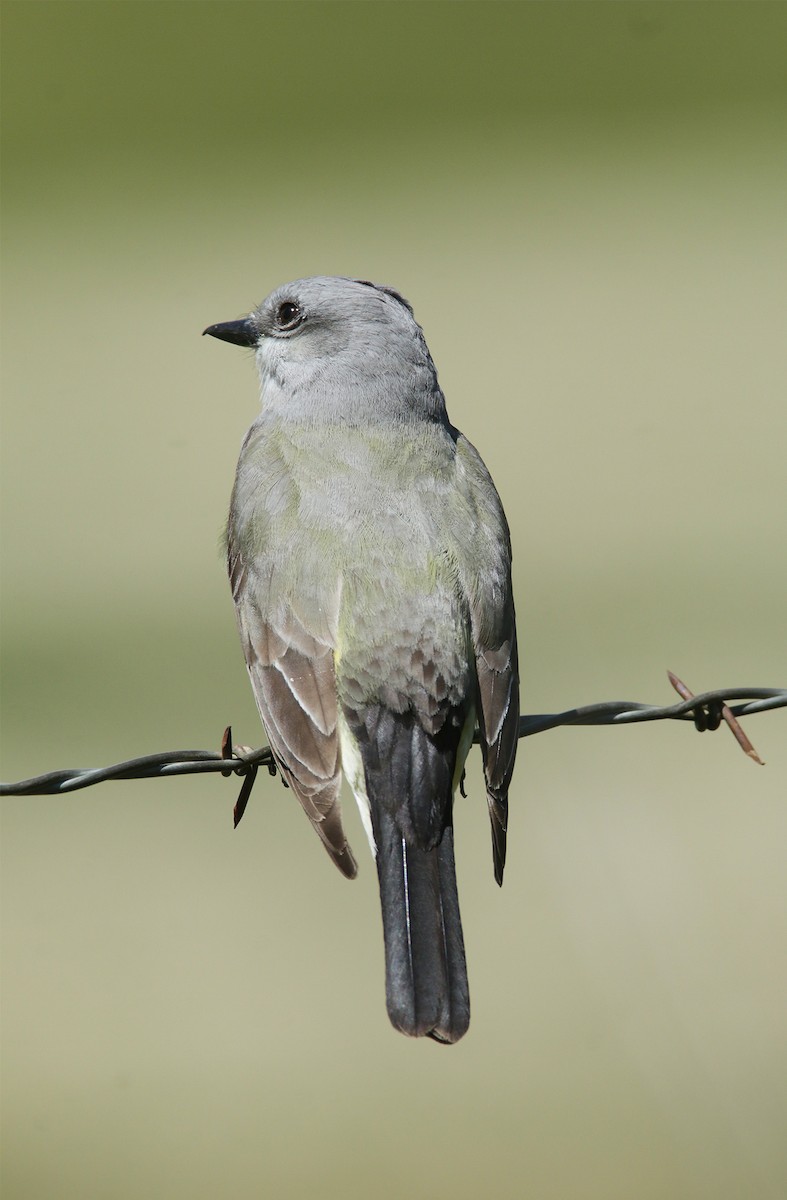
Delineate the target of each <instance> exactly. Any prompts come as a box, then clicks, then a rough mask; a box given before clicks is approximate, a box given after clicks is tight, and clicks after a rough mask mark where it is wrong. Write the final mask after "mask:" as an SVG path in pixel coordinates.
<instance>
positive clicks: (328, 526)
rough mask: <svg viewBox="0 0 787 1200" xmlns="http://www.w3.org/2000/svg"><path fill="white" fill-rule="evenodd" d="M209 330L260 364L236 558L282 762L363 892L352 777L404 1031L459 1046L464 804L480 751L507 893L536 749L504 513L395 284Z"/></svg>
mask: <svg viewBox="0 0 787 1200" xmlns="http://www.w3.org/2000/svg"><path fill="white" fill-rule="evenodd" d="M204 332H205V333H206V334H209V335H210V336H212V337H215V338H219V339H221V340H223V341H226V342H230V343H233V344H235V345H238V346H243V347H249V348H251V349H252V350H253V351H254V354H255V359H256V365H257V368H258V372H259V377H260V400H261V407H260V413H259V415H258V417H257V418H256V420H255V421H254V422H253V424H252V425H251V428H250V429H249V431H248V433H247V434H246V437H245V439H244V441H243V444H242V448H241V452H240V457H239V460H238V467H237V472H236V476H235V484H234V488H233V492H232V499H231V503H230V512H229V519H228V522H227V530H226V552H227V567H228V572H229V577H230V583H231V587H232V595H233V599H234V604H235V612H236V618H237V624H238V630H239V633H240V639H241V643H242V647H243V653H244V656H245V660H246V665H247V668H248V673H249V676H250V679H251V684H252V688H253V691H254V696H255V698H256V702H257V707H258V709H259V714H260V717H261V720H262V724H263V726H264V729H265V732H266V735H267V737H268V741H269V743H270V748H271V751H272V753H273V757H274V759H275V762H276V765H277V767H278V770H279V772H280V774H281V777H282V779H283V780H284V781H285V783H286V784H287V785H288V786H289V787H290V788H291V789H292V791H293V792H294V794H295V796H296V797H297V799H298V800H299V801H300V803H301V805H302V807H303V809H304V811H305V813H306V815H307V816H308V818H309V820H310V821H311V823H312V825H313V826H314V829H315V831H316V832H317V834H318V836H319V838H320V840H321V841H322V843H323V846H324V847H325V849H326V850H327V852H328V854H329V855H330V857H331V859H332V860H333V862H334V863H335V864H336V866H337V867H338V868H339V870H340V871H341V872H342V874H343V875H345V876H346V877H347V878H349V879H352V878H354V877H355V875H356V872H357V865H356V861H355V858H354V856H353V853H352V850H351V849H350V846H349V844H348V841H347V837H346V835H345V832H344V827H343V824H342V817H341V807H340V798H339V792H340V786H341V782H342V776H344V777H345V778H346V779H347V781H348V783H349V785H350V787H351V789H352V791H353V793H354V795H355V799H356V801H357V803H358V807H359V810H360V813H361V819H362V823H363V827H364V829H365V832H366V834H367V837H368V840H369V843H370V846H371V849H372V853H373V855H374V859H375V862H376V867H377V875H378V881H379V891H380V902H381V908H382V923H383V941H384V948H385V977H386V1004H387V1010H388V1015H389V1018H390V1021H391V1023H392V1024H393V1026H394V1027H395V1028H396V1029H397V1030H399V1031H401V1032H402V1033H404V1034H406V1035H408V1036H411V1037H429V1038H432V1039H433V1040H434V1041H436V1042H441V1043H446V1044H451V1043H455V1042H457V1041H458V1040H459V1039H460V1038H461V1037H462V1036H463V1035H464V1034H465V1033H466V1031H467V1029H468V1025H469V1022H470V996H469V987H468V978H467V965H466V956H465V948H464V938H463V933H462V923H461V917H460V912H459V899H458V892H457V883H456V868H455V858H454V819H453V818H454V797H455V795H456V793H457V790H458V789H459V790H461V791H462V792H463V790H464V789H463V788H462V786H461V785H462V781H463V778H464V765H465V760H466V758H467V755H468V752H469V750H470V747H471V745H472V743H473V740H474V735H476V736H477V738H478V740H479V741H480V744H481V751H482V756H483V767H484V775H485V786H486V798H487V803H488V808H489V816H490V821H491V829H492V852H493V865H494V875H495V879H496V881H497V883H498V884H502V881H503V868H504V865H505V858H506V831H507V825H508V791H509V785H510V783H511V777H512V773H513V770H514V761H515V758H516V751H517V744H518V733H519V670H518V660H517V640H516V621H515V613H514V598H513V589H512V581H511V538H510V534H509V528H508V524H507V521H506V517H505V514H504V511H503V506H502V503H501V501H500V498H499V496H498V493H497V491H496V489H495V486H494V484H493V482H492V478H491V476H490V474H489V472H488V470H487V468H486V466H485V465H484V462H483V460H482V459H481V457H480V455H479V453H478V451H477V450H476V449H475V447H474V446H473V445H472V444H471V443H470V442H469V441H468V440H467V438H465V437H464V435H463V434H462V433H460V432H459V430H458V429H456V428H455V427H454V426H453V425H452V424H451V422H450V421H449V419H448V414H447V411H446V404H445V398H444V396H443V392H442V390H441V388H440V385H439V383H438V378H437V371H436V368H435V366H434V363H433V360H432V357H431V354H430V352H429V349H428V347H427V344H426V341H425V338H424V335H423V331H422V329H421V327H420V325H419V324H418V323H417V322H416V320H415V317H414V314H413V309H412V307H411V305H410V304H409V303H408V301H407V300H405V299H404V297H403V296H402V295H401V294H400V293H399V292H398V291H396V290H395V289H394V288H392V287H388V286H386V285H383V284H377V283H372V282H370V281H369V280H363V279H351V278H344V277H339V276H315V277H311V278H305V279H298V280H295V281H293V282H291V283H286V284H284V285H282V286H280V287H277V288H276V289H275V290H274V291H273V292H272V293H271V294H270V295H269V296H268V298H267V299H266V300H264V301H263V302H262V303H261V304H260V305H259V306H258V307H256V308H254V309H253V310H252V311H251V312H250V313H249V314H248V315H247V316H244V317H242V318H240V319H238V320H231V321H224V322H221V323H219V324H215V325H210V326H209V327H208V328H207V329H205V331H204Z"/></svg>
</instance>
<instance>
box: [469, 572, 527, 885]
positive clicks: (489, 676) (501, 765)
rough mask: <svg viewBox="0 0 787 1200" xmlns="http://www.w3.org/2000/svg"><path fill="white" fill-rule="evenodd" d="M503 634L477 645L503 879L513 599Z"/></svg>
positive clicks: (515, 715) (482, 725)
mask: <svg viewBox="0 0 787 1200" xmlns="http://www.w3.org/2000/svg"><path fill="white" fill-rule="evenodd" d="M506 607H507V610H508V611H507V613H506V618H505V629H504V634H505V636H504V637H503V639H502V640H501V641H500V642H499V643H498V645H496V646H489V645H483V644H481V645H479V644H476V674H477V678H478V697H479V702H480V703H479V706H478V707H479V712H478V714H477V715H478V727H479V731H480V734H481V751H482V753H483V757H484V774H485V776H486V798H487V803H488V805H489V819H490V822H491V825H492V853H493V857H494V866H495V879H496V880H497V882H498V883H502V882H503V868H504V867H505V862H506V830H507V827H508V786H509V784H510V782H511V776H512V775H513V772H514V760H515V758H516V751H517V745H518V739H519V674H518V668H517V646H516V627H515V624H514V604H513V598H512V597H511V596H510V595H509V596H508V599H507V605H506Z"/></svg>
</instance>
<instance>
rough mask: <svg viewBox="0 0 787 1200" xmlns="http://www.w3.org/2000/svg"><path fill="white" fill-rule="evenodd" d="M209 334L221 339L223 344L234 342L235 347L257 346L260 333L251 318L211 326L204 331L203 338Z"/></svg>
mask: <svg viewBox="0 0 787 1200" xmlns="http://www.w3.org/2000/svg"><path fill="white" fill-rule="evenodd" d="M206 333H209V334H210V336H211V337H215V338H221V340H222V342H232V343H233V345H234V346H256V345H257V342H258V341H259V337H260V332H259V330H258V329H257V327H256V325H255V324H254V322H253V321H252V319H251V317H244V318H243V320H241V321H222V322H221V324H219V325H209V326H208V328H207V329H203V331H202V336H203V337H204V336H205V334H206Z"/></svg>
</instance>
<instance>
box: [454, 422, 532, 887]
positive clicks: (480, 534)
mask: <svg viewBox="0 0 787 1200" xmlns="http://www.w3.org/2000/svg"><path fill="white" fill-rule="evenodd" d="M457 457H458V465H459V471H460V480H461V483H462V486H463V489H464V492H465V495H466V496H467V497H469V498H471V502H472V506H473V509H474V521H475V544H474V545H471V548H470V554H469V560H470V561H469V562H468V563H467V565H466V570H465V573H464V584H465V592H466V595H467V601H468V605H469V608H470V619H471V624H472V630H473V647H474V650H475V663H476V677H477V688H478V703H477V705H476V709H477V711H476V718H477V720H478V728H479V733H480V738H481V751H482V754H483V759H484V775H485V777H486V795H487V803H488V805H489V818H490V821H491V825H492V854H493V859H494V868H495V879H496V880H497V882H498V883H502V882H503V868H504V866H505V861H506V829H507V825H508V787H509V784H510V782H511V776H512V774H513V771H514V760H515V759H516V751H517V745H518V739H519V664H518V659H517V642H516V618H515V613H514V596H513V587H512V583H511V539H510V535H509V532H508V524H507V522H506V518H505V514H504V512H503V507H502V505H501V503H500V498H499V496H498V494H497V492H496V490H495V487H494V484H493V483H492V479H491V477H490V475H489V472H488V471H487V469H486V467H485V465H484V463H483V461H482V459H481V456H480V455H479V454H478V451H477V450H476V449H475V447H474V446H473V445H472V444H471V443H470V442H468V441H467V439H466V438H464V437H463V436H461V435H459V437H458V440H457Z"/></svg>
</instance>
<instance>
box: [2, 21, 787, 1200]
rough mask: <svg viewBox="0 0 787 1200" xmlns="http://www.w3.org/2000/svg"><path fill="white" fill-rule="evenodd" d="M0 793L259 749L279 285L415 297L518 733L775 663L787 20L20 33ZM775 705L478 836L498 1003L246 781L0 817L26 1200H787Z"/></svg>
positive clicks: (15, 78) (782, 434) (7, 51)
mask: <svg viewBox="0 0 787 1200" xmlns="http://www.w3.org/2000/svg"><path fill="white" fill-rule="evenodd" d="M3 21H4V92H5V94H4V173H3V178H4V189H5V192H4V207H3V217H4V223H3V237H4V243H3V283H4V309H3V335H4V388H3V447H2V450H3V469H2V487H3V507H2V567H3V625H2V633H3V664H2V671H3V675H2V699H3V725H2V777H3V778H5V779H17V778H20V777H23V776H26V775H30V774H35V773H38V772H41V771H44V770H48V769H53V768H55V767H62V766H80V765H84V766H88V765H101V764H106V763H110V762H113V761H117V760H119V759H122V758H126V757H131V756H134V755H137V754H143V753H148V752H152V751H155V750H160V749H162V750H163V749H174V748H179V747H217V746H218V742H219V739H220V736H221V732H222V729H223V727H224V725H225V724H226V723H227V722H229V721H232V723H233V728H234V731H235V737H236V739H237V740H239V741H243V742H246V743H254V744H258V743H259V742H260V741H261V740H262V734H261V731H260V728H259V724H258V721H257V717H256V712H255V709H254V706H253V703H252V699H251V694H250V690H249V687H248V683H247V680H246V676H245V671H244V668H243V663H242V659H241V655H240V650H239V647H238V645H237V644H236V634H235V628H234V619H233V614H232V610H231V603H230V599H229V592H228V588H227V584H226V581H225V577H224V568H223V565H222V562H221V558H220V554H219V551H218V541H219V536H220V530H221V526H222V522H223V519H224V512H225V508H226V505H227V501H228V496H229V490H230V486H231V481H232V474H233V470H234V464H235V458H236V455H237V450H238V447H239V444H240V440H241V437H242V434H243V432H244V430H245V428H246V427H247V425H248V424H249V423H250V422H251V420H252V419H253V417H254V414H255V410H256V405H257V400H256V381H255V376H254V370H253V362H252V360H251V358H250V356H249V355H245V354H243V353H241V352H238V351H235V350H233V349H232V348H230V347H228V346H223V345H220V344H218V343H216V342H213V341H211V340H208V339H205V340H201V339H200V333H201V330H202V329H203V328H204V326H205V325H207V324H209V323H211V322H214V321H220V320H227V319H229V318H232V317H234V316H237V315H240V314H241V313H243V312H245V311H247V310H248V309H249V307H250V306H251V305H252V304H254V303H255V302H256V301H258V300H260V299H261V298H262V297H263V296H264V295H265V294H267V292H268V291H269V290H270V289H271V288H272V287H273V286H275V285H276V284H278V283H280V282H283V281H285V280H287V279H290V278H294V277H297V276H299V275H304V274H315V273H323V272H325V273H340V274H346V275H358V276H361V277H363V278H371V279H376V280H380V281H383V282H387V283H392V284H395V285H396V286H397V287H399V288H400V289H401V290H402V291H403V292H404V294H405V295H406V296H407V297H408V298H409V299H410V300H411V301H412V303H413V304H414V306H415V310H416V314H417V316H418V318H419V320H420V321H421V322H422V324H423V326H424V328H425V330H426V334H427V338H428V340H429V344H430V346H431V349H432V351H433V354H434V357H435V360H436V362H437V364H438V367H439V368H440V372H441V380H442V382H443V385H444V388H445V391H446V394H447V397H448V402H449V410H450V413H451V416H452V419H453V420H454V422H455V423H456V424H457V425H459V426H460V428H462V429H463V430H464V431H465V432H466V433H467V434H468V435H469V436H470V437H471V439H472V440H473V441H474V442H475V443H476V444H477V445H478V446H479V448H480V449H481V451H482V453H483V455H484V457H485V458H486V461H487V462H488V464H489V466H490V468H491V470H492V472H493V474H494V476H495V479H496V481H497V483H498V486H499V489H500V491H501V493H502V496H503V498H504V501H505V504H506V508H507V511H508V515H509V518H510V522H511V526H512V531H513V541H514V551H515V559H516V580H515V583H516V595H517V603H518V607H519V610H520V613H521V640H522V671H523V697H524V709H525V711H529V712H545V711H554V710H555V709H558V708H564V707H570V706H573V705H575V704H581V703H590V702H592V701H594V700H602V699H615V698H628V699H632V700H649V701H652V702H667V701H668V700H669V698H670V694H671V693H670V691H669V688H668V685H667V681H666V676H665V670H666V668H668V667H670V668H672V669H673V670H675V671H677V672H679V673H680V674H682V675H683V676H684V678H685V679H686V681H687V683H688V684H689V685H690V686H691V687H693V688H694V689H695V690H697V691H699V690H703V689H706V688H711V687H715V686H725V685H738V684H740V685H743V684H761V685H771V686H775V685H777V684H779V683H780V682H781V683H784V682H785V680H787V638H786V637H785V613H786V612H787V602H786V600H785V596H786V593H787V555H786V554H785V544H786V543H787V521H786V520H785V477H786V476H787V468H786V467H785V463H787V428H786V426H785V382H787V361H786V359H787V354H786V353H785V338H784V307H785V299H787V297H786V296H785V257H784V252H785V221H784V216H785V201H786V200H787V187H786V186H785V184H786V182H787V172H786V171H785V144H784V128H785V100H786V99H787V95H786V91H787V88H786V87H785V74H784V46H785V36H786V35H787V6H785V5H783V4H777V5H766V4H756V3H755V4H742V5H737V4H696V5H695V4H655V5H651V4H637V3H619V4H596V3H583V4H580V5H573V4H533V5H531V4H521V5H517V4H502V5H498V4H494V3H488V4H478V5H476V4H361V3H356V4H331V3H325V4H317V5H312V4H306V3H304V4H302V3H293V4H264V3H260V4H244V3H225V4H218V3H216V4H193V3H171V4H170V3H147V4H136V3H94V4H81V3H59V4H48V3H26V4H23V3H7V4H5V5H4V13H3ZM786 721H787V716H786V715H785V713H784V712H777V713H772V714H766V715H763V716H759V717H757V718H751V719H750V720H749V722H748V723H747V727H748V729H749V732H750V733H751V735H752V737H753V739H754V741H755V743H756V745H757V746H758V748H759V750H760V752H761V754H762V756H763V758H765V759H766V760H767V762H768V765H767V767H765V768H764V769H763V768H760V767H757V766H755V765H753V764H752V763H751V762H749V761H747V759H746V758H745V757H744V755H743V754H741V752H740V751H739V750H738V749H737V747H736V746H735V744H734V742H733V740H732V738H731V737H730V736H729V734H728V733H726V731H721V732H720V733H718V734H716V735H715V736H710V735H706V736H704V737H698V736H697V735H696V734H695V733H694V731H693V730H692V729H691V727H690V726H677V725H669V726H667V725H649V726H644V727H639V728H636V729H634V728H631V729H611V730H603V729H599V730H559V731H555V732H552V733H549V734H544V735H541V736H539V737H536V738H533V739H531V740H529V741H528V742H526V743H524V744H523V745H522V747H521V757H520V761H519V767H518V771H517V775H516V778H515V782H514V787H513V793H512V797H511V808H512V817H511V834H510V857H509V867H508V873H507V878H506V884H505V887H504V888H503V890H502V892H501V891H499V890H498V889H497V888H496V886H495V884H494V882H493V878H492V863H491V853H490V847H489V834H488V829H487V819H486V813H485V804H484V800H483V792H482V789H481V786H480V780H479V771H478V764H477V763H474V765H473V769H472V771H471V772H470V777H469V787H468V791H469V798H468V800H467V801H466V802H465V801H463V802H462V803H461V804H459V805H458V811H457V826H458V833H457V837H458V856H459V873H460V893H461V897H462V903H463V914H464V920H465V930H466V940H467V949H468V959H469V967H470V981H471V989H472V995H473V1005H474V1010H473V1023H472V1025H471V1029H470V1033H469V1035H468V1036H467V1038H466V1039H465V1040H464V1041H463V1042H462V1043H461V1044H459V1045H458V1046H456V1047H453V1048H448V1049H446V1048H441V1047H438V1046H436V1045H434V1044H432V1043H422V1042H408V1041H406V1040H405V1039H404V1038H402V1037H400V1036H397V1035H396V1034H395V1033H394V1032H393V1031H392V1030H391V1028H390V1027H389V1025H388V1021H387V1018H386V1015H385V1008H384V999H383V959H382V936H381V930H380V920H379V913H378V907H377V895H376V880H375V872H374V868H373V864H372V862H371V859H370V858H369V856H368V853H367V852H366V850H365V847H364V845H363V836H362V832H361V829H360V823H359V821H358V818H357V815H356V814H355V813H354V812H352V811H351V810H350V807H349V805H347V819H348V823H349V826H350V831H351V838H352V841H353V843H354V845H355V848H356V851H357V852H358V854H359V857H360V859H361V864H362V869H361V875H360V877H359V879H358V881H357V882H356V883H355V884H348V883H347V882H345V881H344V880H343V879H341V878H340V876H339V875H338V873H337V872H336V871H334V870H333V869H332V868H331V865H330V863H329V861H328V858H327V856H326V855H325V854H324V852H323V851H322V849H321V848H320V846H319V844H318V842H317V839H316V838H315V837H314V835H313V834H312V832H311V830H310V829H309V827H308V824H307V822H306V821H305V820H304V819H303V816H302V814H301V813H300V811H299V809H298V806H297V805H296V804H294V802H293V801H292V798H291V797H290V796H289V795H288V794H287V793H286V792H285V791H284V790H283V789H282V788H281V787H280V785H279V784H278V782H275V781H270V780H268V779H267V778H265V779H260V781H259V783H258V786H257V789H256V792H255V795H254V796H253V798H252V803H251V805H250V807H249V810H248V813H247V816H246V818H245V820H244V822H243V824H242V825H241V827H240V828H239V829H238V830H237V832H233V830H232V823H231V810H232V804H233V802H234V799H235V795H236V790H237V784H236V782H235V781H227V780H223V779H221V778H216V777H212V778H210V779H208V778H200V779H197V778H194V779H191V780H188V779H187V780H169V781H160V782H159V781H157V782H147V783H116V784H107V785H105V786H103V787H100V788H95V789H92V790H88V791H84V792H79V793H75V794H73V795H71V796H64V797H63V798H57V799H55V798H48V799H43V798H42V799H28V800H23V799H10V800H9V799H6V800H4V801H3V803H2V814H3V822H4V833H3V885H4V896H3V913H2V916H3V938H4V941H3V978H4V1012H3V1030H2V1032H3V1076H2V1084H3V1096H2V1100H3V1106H2V1107H3V1111H2V1116H3V1123H4V1133H3V1170H4V1178H3V1197H4V1200H48V1198H50V1197H52V1198H54V1197H57V1200H66V1198H68V1200H70V1198H72V1197H73V1198H79V1200H93V1198H96V1200H98V1198H100V1200H104V1198H106V1197H114V1198H117V1200H136V1198H137V1197H140V1196H152V1197H166V1198H167V1200H170V1198H172V1200H178V1198H180V1197H188V1198H190V1200H194V1198H197V1200H201V1198H205V1200H208V1198H211V1200H212V1198H214V1197H217V1196H232V1197H238V1198H240V1200H246V1198H253V1197H268V1196H270V1197H285V1198H288V1197H292V1198H300V1197H307V1196H319V1197H326V1198H328V1200H330V1198H332V1197H343V1198H348V1200H361V1198H366V1197H370V1196H373V1197H379V1198H381V1200H389V1198H393V1197H399V1196H408V1197H414V1198H417V1200H427V1198H428V1200H432V1198H433V1197H451V1198H452V1200H475V1198H476V1197H478V1196H479V1195H484V1194H486V1193H487V1192H489V1193H490V1194H493V1195H495V1196H496V1197H500V1198H501V1200H514V1198H519V1197H523V1196H527V1197H529V1198H533V1200H553V1198H554V1200H565V1198H569V1200H596V1198H598V1200H610V1198H615V1197H620V1198H626V1200H630V1198H631V1197H637V1198H638V1200H649V1198H652V1200H662V1198H663V1197H666V1196H669V1197H679V1198H681V1200H685V1198H690V1200H694V1198H700V1197H708V1198H709V1200H710V1198H712V1200H727V1198H730V1200H732V1198H743V1197H747V1198H748V1197H758V1200H771V1198H773V1200H776V1198H781V1197H782V1196H783V1195H784V1194H785V1190H786V1189H787V1150H786V1149H785V1147H787V1141H785V1139H784V1127H785V1116H787V1103H786V1101H787V1083H786V1082H785V1080H786V1079H787V1053H786V1051H787V1022H785V1011H786V1009H787V970H786V969H785V953H784V950H785V938H786V937H787V903H786V901H787V886H786V885H785V875H784V856H785V844H786V839H785V835H786V834H787V815H785V808H786V807H787V805H785V796H787V737H786V736H785V732H786V731H787V724H786Z"/></svg>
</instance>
